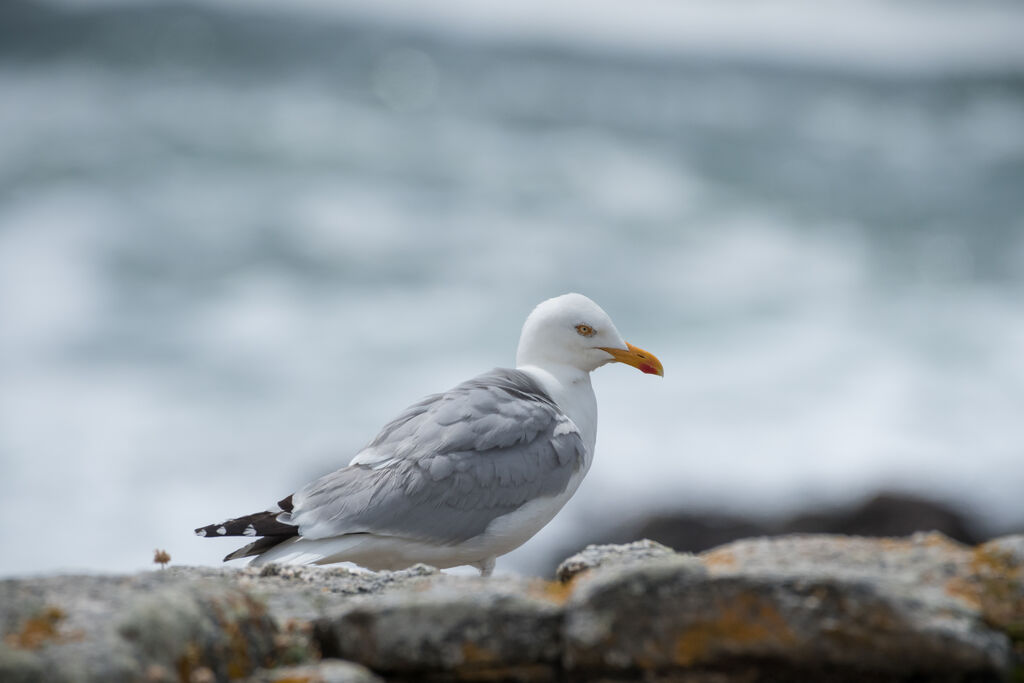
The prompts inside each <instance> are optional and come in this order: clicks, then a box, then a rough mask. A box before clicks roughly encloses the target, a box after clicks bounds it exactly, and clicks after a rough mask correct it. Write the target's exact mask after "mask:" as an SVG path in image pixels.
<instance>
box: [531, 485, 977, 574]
mask: <svg viewBox="0 0 1024 683" xmlns="http://www.w3.org/2000/svg"><path fill="white" fill-rule="evenodd" d="M984 526H985V525H984V524H983V522H982V521H981V520H979V519H976V518H974V517H972V516H971V515H970V514H969V513H968V511H966V510H963V509H960V508H958V507H957V506H955V505H952V504H949V503H944V502H941V501H935V500H929V499H927V498H922V497H920V496H917V495H913V494H909V493H896V492H881V493H878V494H875V495H873V496H870V497H868V498H865V499H864V500H861V501H858V502H855V503H853V504H851V505H847V506H842V507H835V506H823V507H819V508H811V509H806V510H800V511H797V512H795V513H794V514H792V515H789V516H783V517H770V516H765V515H754V516H749V517H745V516H742V515H731V514H723V513H722V512H719V511H714V510H676V511H668V512H665V513H661V514H653V515H648V516H646V517H644V518H642V519H640V520H635V521H632V522H630V523H627V524H624V525H619V526H616V527H613V528H606V529H600V528H597V529H595V531H594V533H593V535H592V536H590V537H589V538H585V539H579V542H578V543H576V544H573V545H572V546H568V547H565V548H561V549H559V550H556V552H555V553H554V554H553V556H552V557H551V558H550V559H549V561H548V562H547V563H546V567H548V568H554V567H555V566H557V565H558V563H559V562H560V561H561V559H562V558H564V557H566V556H567V555H569V554H572V553H574V552H576V550H577V549H578V548H581V547H583V546H584V545H587V544H622V543H628V542H629V541H632V540H633V539H636V538H649V539H652V540H653V541H655V542H657V543H663V544H664V545H666V546H668V547H670V548H674V549H675V550H677V551H682V552H692V553H696V552H703V551H705V550H708V549H710V548H715V547H717V546H720V545H722V544H724V543H730V542H732V541H735V540H739V539H743V538H754V537H757V536H785V535H791V534H799V533H813V534H843V535H855V536H870V537H893V536H907V535H909V534H912V533H915V532H918V531H939V532H941V533H943V534H945V535H946V536H949V537H951V538H953V539H955V540H957V541H960V542H961V543H967V544H970V545H974V544H976V543H980V542H982V541H983V540H985V539H986V538H989V537H990V536H989V535H986V534H985V533H984ZM545 571H550V569H546V570H545Z"/></svg>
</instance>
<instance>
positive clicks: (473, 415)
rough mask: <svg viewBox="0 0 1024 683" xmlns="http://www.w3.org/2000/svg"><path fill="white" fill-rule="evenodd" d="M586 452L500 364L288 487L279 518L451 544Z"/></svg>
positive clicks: (556, 478)
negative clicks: (292, 490)
mask: <svg viewBox="0 0 1024 683" xmlns="http://www.w3.org/2000/svg"><path fill="white" fill-rule="evenodd" d="M585 450H586V446H585V445H584V443H583V441H582V438H581V437H580V434H579V431H578V430H577V428H576V426H575V425H574V424H573V423H572V421H571V420H570V419H569V418H568V417H567V416H566V415H564V414H563V413H562V412H561V410H559V408H558V407H557V406H556V405H555V403H554V402H553V401H552V400H551V398H550V397H549V396H548V395H547V394H546V393H545V392H544V391H543V389H541V387H540V386H539V385H538V384H537V383H536V381H534V380H533V378H531V377H530V376H529V375H527V374H526V373H524V372H521V371H519V370H508V369H501V368H499V369H496V370H492V371H491V372H488V373H485V374H483V375H480V376H479V377H476V378H474V379H471V380H469V381H466V382H463V383H462V384H460V385H458V386H456V387H455V388H454V389H452V390H450V391H448V392H445V393H443V394H435V395H433V396H429V397H427V398H426V399H424V400H423V401H420V402H419V403H417V404H415V405H413V406H411V407H410V408H409V409H407V410H406V411H405V412H404V413H402V414H401V415H399V416H398V417H397V418H396V419H395V420H393V421H392V422H390V423H389V424H388V425H386V426H385V427H384V429H383V430H382V431H381V433H380V434H379V435H378V436H377V438H375V439H374V440H373V441H372V442H371V443H370V445H369V446H367V447H366V449H364V451H362V452H361V453H360V454H359V455H357V456H356V458H354V459H353V461H352V463H351V464H350V465H349V466H348V467H345V468H343V469H340V470H338V471H336V472H333V473H331V474H328V475H326V476H324V477H321V478H320V479H318V480H316V481H314V482H312V483H310V484H308V485H307V486H305V487H304V488H302V489H301V490H300V491H299V492H298V493H296V494H295V496H294V498H293V502H294V509H293V510H292V512H291V514H290V515H288V516H287V518H286V517H284V516H282V518H281V521H286V522H290V523H292V524H297V525H298V526H299V533H300V534H301V535H302V536H304V537H306V538H328V537H331V536H339V535H342V534H350V533H367V532H368V533H375V534H382V535H389V536H399V537H402V538H407V539H416V540H422V541H425V542H432V543H445V544H454V543H459V542H461V541H465V540H467V539H469V538H472V537H474V536H477V535H479V534H480V533H482V532H483V531H484V529H486V528H487V525H488V524H490V523H491V521H493V520H494V519H495V518H497V517H500V516H501V515H505V514H508V513H510V512H512V511H514V510H515V509H517V508H519V507H520V506H522V505H524V504H525V503H527V502H529V501H531V500H534V499H536V498H540V497H543V496H556V495H558V494H560V493H562V492H564V491H565V490H566V488H567V487H568V486H569V483H570V480H571V479H572V476H573V474H574V473H576V472H577V471H578V470H579V469H580V468H581V467H583V463H584V462H585Z"/></svg>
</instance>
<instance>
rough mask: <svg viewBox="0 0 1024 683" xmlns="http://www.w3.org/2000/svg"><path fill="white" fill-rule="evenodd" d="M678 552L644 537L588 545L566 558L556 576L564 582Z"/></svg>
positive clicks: (556, 571) (559, 566)
mask: <svg viewBox="0 0 1024 683" xmlns="http://www.w3.org/2000/svg"><path fill="white" fill-rule="evenodd" d="M675 554H676V552H675V551H674V550H672V548H669V547H668V546H664V545H662V544H660V543H656V542H654V541H651V540H648V539H646V538H645V539H643V540H642V541H633V542H632V543H625V544H622V545H588V546H587V547H586V548H584V549H583V550H581V551H580V552H578V553H576V554H575V555H573V556H572V557H570V558H568V559H566V560H565V561H564V562H562V563H561V564H560V565H558V569H557V570H555V577H556V578H557V579H558V580H559V581H562V582H567V581H571V580H572V579H574V578H575V577H577V576H579V575H580V574H582V573H583V572H586V571H590V570H592V569H597V568H598V567H610V566H615V565H624V564H635V563H637V562H643V561H645V560H649V559H651V558H654V557H668V556H670V555H675Z"/></svg>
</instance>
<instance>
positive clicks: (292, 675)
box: [246, 659, 384, 683]
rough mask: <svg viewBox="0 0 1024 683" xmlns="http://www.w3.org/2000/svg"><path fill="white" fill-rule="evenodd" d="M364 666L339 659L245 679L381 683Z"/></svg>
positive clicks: (282, 682) (277, 682)
mask: <svg viewBox="0 0 1024 683" xmlns="http://www.w3.org/2000/svg"><path fill="white" fill-rule="evenodd" d="M383 680H384V679H382V678H380V677H379V676H375V675H374V674H373V672H372V671H370V670H369V669H367V668H366V667H365V666H359V665H358V664H353V663H352V662H343V661H341V660H340V659H325V660H323V661H321V662H317V663H316V664H307V665H305V666H290V667H284V668H279V669H264V670H261V671H258V672H256V674H254V675H253V676H251V677H250V678H248V679H246V683H299V682H300V681H301V683H383Z"/></svg>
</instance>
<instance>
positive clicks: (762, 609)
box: [674, 594, 796, 666]
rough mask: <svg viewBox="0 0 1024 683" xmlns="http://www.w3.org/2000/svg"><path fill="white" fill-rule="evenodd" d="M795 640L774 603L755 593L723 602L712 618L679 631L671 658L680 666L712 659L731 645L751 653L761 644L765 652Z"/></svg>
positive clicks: (730, 647) (727, 649)
mask: <svg viewBox="0 0 1024 683" xmlns="http://www.w3.org/2000/svg"><path fill="white" fill-rule="evenodd" d="M795 641H796V637H795V636H794V635H793V632H792V630H791V629H790V628H789V625H788V624H787V623H786V620H785V618H784V617H783V616H782V614H780V613H779V610H778V608H777V607H776V606H775V605H773V604H772V603H771V602H769V601H767V600H765V599H764V598H761V597H759V596H757V595H753V594H748V595H740V596H738V597H737V598H735V599H734V600H729V601H722V602H721V603H720V604H719V605H718V607H717V614H716V615H715V616H714V617H713V618H710V619H707V620H704V621H702V622H699V623H697V624H694V625H691V626H688V627H687V628H686V629H685V630H684V631H682V632H681V633H679V634H678V635H677V636H676V643H675V652H674V660H675V663H676V664H678V665H679V666H692V665H693V664H697V663H700V662H702V661H707V660H710V659H713V658H714V655H715V654H716V653H718V652H721V651H726V652H727V651H729V650H730V649H732V647H733V646H734V645H739V646H742V648H740V649H742V650H743V651H745V652H751V651H753V650H757V649H758V648H757V647H756V644H758V643H761V644H763V645H764V646H765V648H764V649H765V650H766V653H767V652H768V651H772V650H776V649H778V648H779V647H781V646H785V645H791V644H792V643H794V642H795ZM752 645H753V646H754V647H751V646H752Z"/></svg>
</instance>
